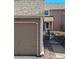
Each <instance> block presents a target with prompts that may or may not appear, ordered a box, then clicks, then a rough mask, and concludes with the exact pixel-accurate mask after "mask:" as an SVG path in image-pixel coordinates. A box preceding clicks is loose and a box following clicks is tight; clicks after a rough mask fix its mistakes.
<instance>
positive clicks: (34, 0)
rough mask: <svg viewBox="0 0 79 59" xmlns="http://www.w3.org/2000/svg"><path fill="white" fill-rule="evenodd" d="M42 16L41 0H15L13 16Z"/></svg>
mask: <svg viewBox="0 0 79 59" xmlns="http://www.w3.org/2000/svg"><path fill="white" fill-rule="evenodd" d="M42 14H43V0H15V2H14V15H15V16H16V15H17V16H18V15H22V16H23V15H26V16H39V15H42Z"/></svg>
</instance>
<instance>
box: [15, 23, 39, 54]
mask: <svg viewBox="0 0 79 59" xmlns="http://www.w3.org/2000/svg"><path fill="white" fill-rule="evenodd" d="M37 30H38V29H37V24H36V23H15V24H14V36H15V40H14V52H15V55H37V42H38V41H37V40H38V34H37Z"/></svg>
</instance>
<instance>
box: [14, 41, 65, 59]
mask: <svg viewBox="0 0 79 59" xmlns="http://www.w3.org/2000/svg"><path fill="white" fill-rule="evenodd" d="M64 51H65V49H64V48H63V47H62V46H61V45H59V44H58V43H57V42H55V41H52V40H50V41H49V40H44V52H45V54H44V56H42V57H35V56H15V59H65V58H64V55H65V52H64Z"/></svg>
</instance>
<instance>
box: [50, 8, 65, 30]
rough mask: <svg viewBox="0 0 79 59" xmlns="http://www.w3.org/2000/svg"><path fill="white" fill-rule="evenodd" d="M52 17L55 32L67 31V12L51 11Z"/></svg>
mask: <svg viewBox="0 0 79 59" xmlns="http://www.w3.org/2000/svg"><path fill="white" fill-rule="evenodd" d="M50 16H52V17H54V21H53V30H63V31H65V10H64V9H57V10H56V9H55V10H50Z"/></svg>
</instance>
